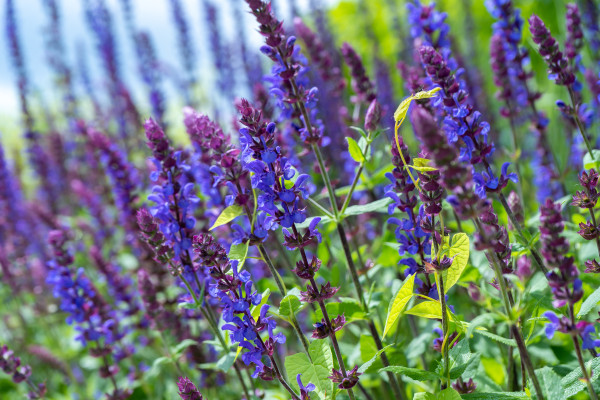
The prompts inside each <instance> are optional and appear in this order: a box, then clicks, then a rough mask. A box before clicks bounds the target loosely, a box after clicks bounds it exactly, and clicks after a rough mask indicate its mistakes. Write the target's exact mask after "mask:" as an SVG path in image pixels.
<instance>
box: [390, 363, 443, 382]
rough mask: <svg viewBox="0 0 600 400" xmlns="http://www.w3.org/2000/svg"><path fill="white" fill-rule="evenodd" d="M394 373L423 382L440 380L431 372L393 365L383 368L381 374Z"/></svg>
mask: <svg viewBox="0 0 600 400" xmlns="http://www.w3.org/2000/svg"><path fill="white" fill-rule="evenodd" d="M387 371H389V372H393V373H395V374H400V375H405V376H408V377H409V378H410V379H414V380H415V381H419V382H423V381H435V380H438V379H440V377H439V376H438V374H436V373H435V372H431V371H425V370H422V369H418V368H409V367H402V366H400V365H391V366H389V367H385V368H381V369H380V370H379V372H387Z"/></svg>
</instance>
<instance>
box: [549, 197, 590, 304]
mask: <svg viewBox="0 0 600 400" xmlns="http://www.w3.org/2000/svg"><path fill="white" fill-rule="evenodd" d="M563 230H564V224H563V220H562V216H561V213H560V204H558V203H553V202H552V200H550V199H547V200H546V202H545V203H544V204H543V205H542V207H541V217H540V233H541V234H540V242H541V243H542V249H541V253H542V256H543V257H544V258H545V259H546V261H547V263H548V267H550V268H552V269H554V270H553V271H551V272H549V273H548V282H549V285H550V287H551V288H552V294H553V296H554V302H553V304H554V305H555V307H562V306H564V305H565V304H567V303H569V304H571V305H572V304H575V303H576V302H578V301H579V300H580V299H581V298H582V297H583V289H582V283H581V280H580V279H579V278H578V276H579V270H578V269H577V267H576V266H575V264H574V263H573V257H568V256H567V253H568V252H569V242H568V241H567V239H565V238H564V237H563V236H562V235H561V233H562V231H563Z"/></svg>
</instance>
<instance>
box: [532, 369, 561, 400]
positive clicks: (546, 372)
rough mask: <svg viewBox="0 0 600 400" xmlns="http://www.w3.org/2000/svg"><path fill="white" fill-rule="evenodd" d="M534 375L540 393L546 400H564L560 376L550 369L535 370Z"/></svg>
mask: <svg viewBox="0 0 600 400" xmlns="http://www.w3.org/2000/svg"><path fill="white" fill-rule="evenodd" d="M535 375H536V376H537V378H538V379H539V381H540V386H541V387H542V391H543V392H544V394H545V395H546V398H547V399H552V400H566V398H567V397H566V396H565V390H564V389H563V387H562V384H561V379H560V376H558V374H557V373H556V372H554V371H553V370H552V369H551V368H550V367H544V368H540V369H536V370H535ZM530 387H533V385H530Z"/></svg>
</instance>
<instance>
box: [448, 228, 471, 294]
mask: <svg viewBox="0 0 600 400" xmlns="http://www.w3.org/2000/svg"><path fill="white" fill-rule="evenodd" d="M448 257H451V258H452V257H454V261H453V262H452V265H451V266H450V268H448V269H447V270H446V271H444V272H443V273H442V276H443V279H444V290H445V291H446V292H448V289H450V288H451V287H452V286H454V285H455V284H456V282H458V280H459V279H460V275H461V274H462V273H463V271H464V270H465V267H466V266H467V262H469V237H468V236H467V235H466V234H464V233H462V232H461V233H457V234H456V235H454V236H453V237H452V245H451V246H450V249H449V250H448Z"/></svg>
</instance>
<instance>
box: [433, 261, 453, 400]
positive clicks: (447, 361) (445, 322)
mask: <svg viewBox="0 0 600 400" xmlns="http://www.w3.org/2000/svg"><path fill="white" fill-rule="evenodd" d="M435 274H436V277H437V283H438V291H439V296H440V303H441V305H442V332H443V334H444V340H443V341H442V349H441V350H442V356H443V358H444V369H443V372H442V373H443V375H444V377H445V380H442V387H441V389H442V390H444V389H446V388H447V387H448V386H449V385H450V354H449V352H448V344H449V343H448V339H449V337H448V331H449V326H448V307H447V305H446V292H445V291H444V278H443V276H442V274H441V273H440V272H436V273H435Z"/></svg>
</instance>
